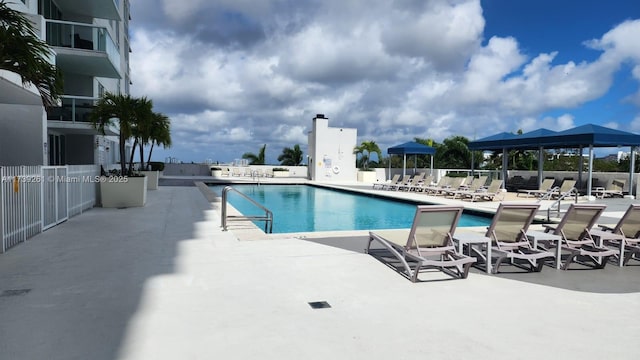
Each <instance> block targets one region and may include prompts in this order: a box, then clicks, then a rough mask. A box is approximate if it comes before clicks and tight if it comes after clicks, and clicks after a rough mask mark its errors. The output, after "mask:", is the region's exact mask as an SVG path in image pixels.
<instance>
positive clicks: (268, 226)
mask: <svg viewBox="0 0 640 360" xmlns="http://www.w3.org/2000/svg"><path fill="white" fill-rule="evenodd" d="M229 191H233V192H235V193H236V194H238V195H240V196H242V197H243V198H245V199H247V200H249V202H251V203H252V204H254V205H255V206H257V207H259V208H260V209H261V210H263V211H264V216H244V215H237V216H234V215H227V193H228V192H229ZM233 220H235V221H239V220H256V221H264V232H266V233H269V234H271V233H272V232H273V213H272V212H271V210H269V209H267V208H266V207H264V206H262V205H260V204H258V203H257V202H255V200H253V199H251V198H250V197H248V196H247V195H245V194H243V193H241V192H240V191H238V190H236V189H234V188H232V187H231V186H225V187H224V189H222V229H223V230H224V231H227V221H233Z"/></svg>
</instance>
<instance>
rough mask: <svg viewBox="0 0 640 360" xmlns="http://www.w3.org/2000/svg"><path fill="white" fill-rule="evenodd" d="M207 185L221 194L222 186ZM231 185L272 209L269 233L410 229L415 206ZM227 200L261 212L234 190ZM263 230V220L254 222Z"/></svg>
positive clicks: (303, 189)
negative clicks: (270, 231) (271, 231)
mask: <svg viewBox="0 0 640 360" xmlns="http://www.w3.org/2000/svg"><path fill="white" fill-rule="evenodd" d="M210 188H211V189H212V190H213V191H215V192H216V193H217V194H218V195H222V189H223V188H224V185H211V186H210ZM233 188H234V189H236V190H238V191H240V192H242V193H243V194H245V195H247V196H248V197H250V198H251V199H253V200H255V201H256V202H257V203H259V204H262V205H263V206H264V207H266V208H267V209H269V210H271V211H272V212H273V232H274V233H289V232H314V231H334V230H379V229H403V228H410V227H411V224H412V222H413V216H414V214H415V212H416V205H415V204H411V203H406V202H400V201H393V200H387V199H383V198H379V197H372V196H366V195H361V194H357V193H348V192H343V191H335V190H330V189H324V188H319V187H314V186H308V185H241V184H240V185H238V184H234V185H233ZM227 195H228V201H229V203H230V204H231V205H232V206H233V207H234V208H236V209H237V210H238V211H240V212H241V213H242V214H244V215H247V216H249V215H258V216H263V215H264V212H263V211H262V210H260V209H259V208H257V207H256V206H255V205H253V204H251V203H250V202H249V201H247V200H246V199H243V198H242V197H241V196H240V195H238V194H235V193H234V192H229V193H227ZM490 222H491V219H490V218H487V217H482V216H475V215H469V214H463V215H462V217H461V218H460V221H459V223H458V226H488V225H489V224H490ZM256 225H257V226H258V227H259V228H261V229H263V228H264V222H256Z"/></svg>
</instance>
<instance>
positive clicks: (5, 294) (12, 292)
mask: <svg viewBox="0 0 640 360" xmlns="http://www.w3.org/2000/svg"><path fill="white" fill-rule="evenodd" d="M29 291H31V289H11V290H5V291H3V292H1V293H0V297H9V296H20V295H24V294H26V293H28V292H29Z"/></svg>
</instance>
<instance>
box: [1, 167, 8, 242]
mask: <svg viewBox="0 0 640 360" xmlns="http://www.w3.org/2000/svg"><path fill="white" fill-rule="evenodd" d="M0 179H2V182H0V241H1V242H2V245H0V250H2V251H0V253H2V254H4V252H5V249H6V247H7V245H6V239H5V236H4V182H5V174H4V167H2V166H0Z"/></svg>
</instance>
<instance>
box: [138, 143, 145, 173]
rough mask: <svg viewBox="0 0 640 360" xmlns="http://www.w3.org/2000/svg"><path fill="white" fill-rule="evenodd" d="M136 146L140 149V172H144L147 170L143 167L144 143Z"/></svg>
mask: <svg viewBox="0 0 640 360" xmlns="http://www.w3.org/2000/svg"><path fill="white" fill-rule="evenodd" d="M138 146H139V147H140V170H146V169H147V168H146V167H145V166H144V143H143V142H142V141H141V142H140V144H138Z"/></svg>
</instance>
